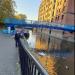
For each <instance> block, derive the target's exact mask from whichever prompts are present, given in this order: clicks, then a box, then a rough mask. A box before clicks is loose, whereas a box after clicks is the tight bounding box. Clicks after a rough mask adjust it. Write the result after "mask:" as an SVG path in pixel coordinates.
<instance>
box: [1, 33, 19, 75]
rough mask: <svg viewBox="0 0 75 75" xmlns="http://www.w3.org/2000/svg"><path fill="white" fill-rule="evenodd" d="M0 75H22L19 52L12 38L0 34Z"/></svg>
mask: <svg viewBox="0 0 75 75" xmlns="http://www.w3.org/2000/svg"><path fill="white" fill-rule="evenodd" d="M0 75H20V70H19V65H18V50H17V49H16V48H15V42H14V39H13V38H12V37H9V36H6V35H2V34H0Z"/></svg>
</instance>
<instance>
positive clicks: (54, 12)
mask: <svg viewBox="0 0 75 75" xmlns="http://www.w3.org/2000/svg"><path fill="white" fill-rule="evenodd" d="M74 15H75V11H74V0H42V2H41V4H40V8H39V15H38V20H39V21H48V22H55V23H59V24H61V25H62V24H64V25H74V22H75V19H74ZM51 32H52V31H51ZM57 33H59V31H57ZM61 33H62V32H61ZM52 34H53V33H52ZM55 34H56V33H55ZM57 36H58V35H57Z"/></svg>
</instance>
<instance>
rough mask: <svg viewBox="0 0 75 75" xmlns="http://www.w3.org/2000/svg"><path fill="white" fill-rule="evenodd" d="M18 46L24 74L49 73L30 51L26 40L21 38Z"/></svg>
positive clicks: (40, 74) (46, 74) (44, 74)
mask: <svg viewBox="0 0 75 75" xmlns="http://www.w3.org/2000/svg"><path fill="white" fill-rule="evenodd" d="M18 47H19V57H20V64H21V73H22V75H48V73H47V71H46V70H45V69H44V68H43V67H42V66H41V65H40V63H39V62H38V61H37V60H36V59H35V57H34V56H33V55H32V54H31V52H30V51H29V47H28V43H27V42H26V41H24V40H22V39H20V41H19V46H18Z"/></svg>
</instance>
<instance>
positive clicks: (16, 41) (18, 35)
mask: <svg viewBox="0 0 75 75" xmlns="http://www.w3.org/2000/svg"><path fill="white" fill-rule="evenodd" d="M19 40H20V34H19V32H16V33H15V46H16V47H18V45H19Z"/></svg>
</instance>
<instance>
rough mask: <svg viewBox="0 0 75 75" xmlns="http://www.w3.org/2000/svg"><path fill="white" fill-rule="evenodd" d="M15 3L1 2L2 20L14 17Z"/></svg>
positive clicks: (5, 0)
mask: <svg viewBox="0 0 75 75" xmlns="http://www.w3.org/2000/svg"><path fill="white" fill-rule="evenodd" d="M14 6H15V2H14V1H13V0H0V18H6V17H10V18H11V17H13V16H14V13H15V10H14Z"/></svg>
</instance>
